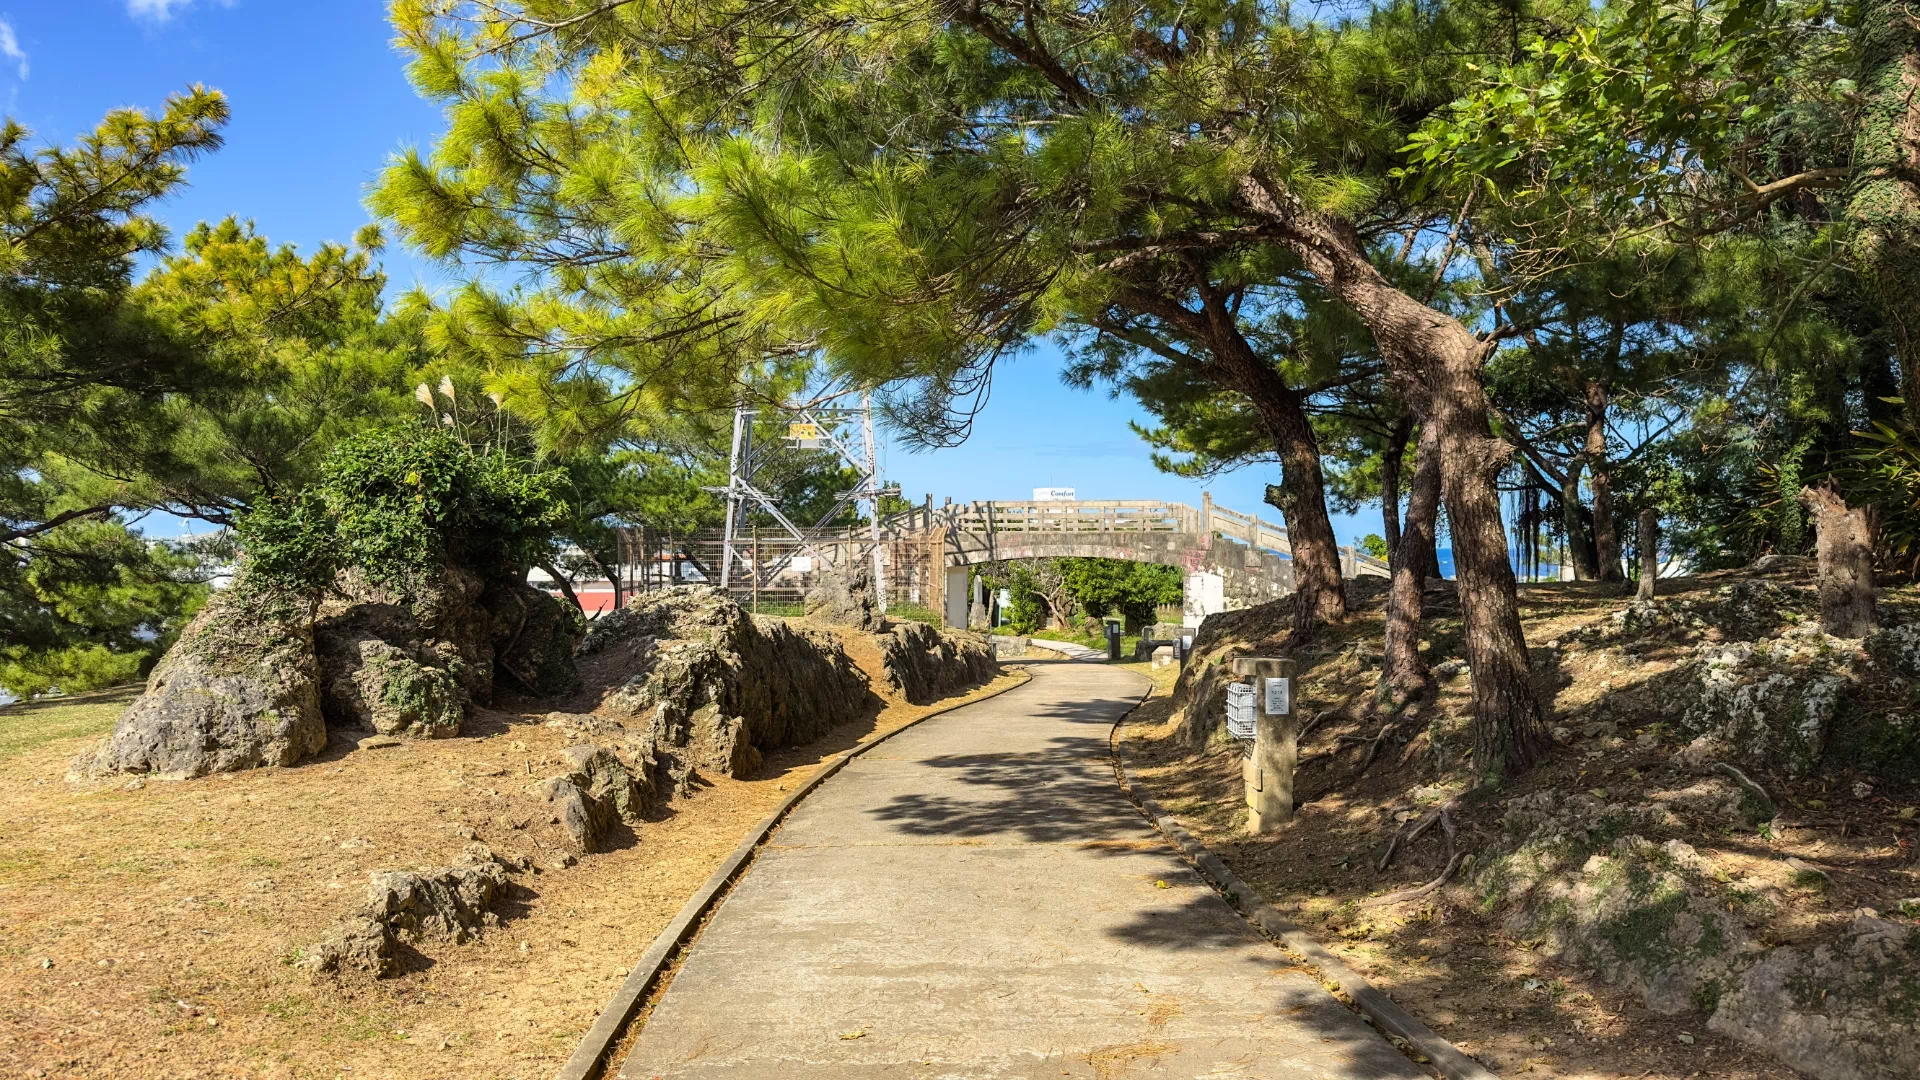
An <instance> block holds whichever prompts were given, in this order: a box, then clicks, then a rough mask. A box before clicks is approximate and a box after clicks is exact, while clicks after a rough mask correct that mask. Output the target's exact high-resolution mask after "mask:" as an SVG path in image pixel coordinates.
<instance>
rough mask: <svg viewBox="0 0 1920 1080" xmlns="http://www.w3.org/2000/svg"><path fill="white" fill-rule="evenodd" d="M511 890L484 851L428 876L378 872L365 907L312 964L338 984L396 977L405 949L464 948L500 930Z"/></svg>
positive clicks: (330, 937)
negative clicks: (438, 943)
mask: <svg viewBox="0 0 1920 1080" xmlns="http://www.w3.org/2000/svg"><path fill="white" fill-rule="evenodd" d="M506 886H507V870H506V867H505V865H503V864H502V863H501V862H500V861H499V860H498V859H496V858H494V857H493V853H492V852H491V851H489V850H487V848H486V847H485V845H481V844H470V845H468V847H467V851H466V853H465V855H464V856H463V857H462V859H461V861H460V862H458V863H455V864H454V865H452V866H449V867H445V868H443V869H440V870H432V871H428V872H427V873H424V874H422V873H415V872H413V871H410V870H376V871H374V872H373V873H371V874H369V875H368V880H367V895H366V901H365V902H364V903H363V904H362V905H361V907H360V909H359V910H358V911H356V912H354V913H353V914H351V915H349V916H348V917H347V918H346V919H344V920H342V921H341V922H340V923H338V924H336V925H335V926H333V927H332V928H330V929H329V930H328V931H327V933H326V936H325V937H323V938H322V939H321V940H320V941H319V942H317V943H316V944H314V945H313V946H312V947H311V948H309V949H308V950H307V964H308V965H309V966H310V967H311V968H312V969H313V970H314V971H315V972H316V973H323V974H329V975H333V976H336V977H351V976H355V975H371V976H373V977H375V978H386V977H388V976H391V975H394V974H397V973H398V972H399V970H400V961H401V957H402V955H403V949H402V946H403V945H414V944H418V943H422V942H426V941H432V940H450V941H452V942H454V943H455V944H460V943H464V942H466V941H468V940H469V939H471V938H472V937H473V935H474V934H475V933H477V932H478V931H480V930H481V929H482V928H485V927H490V926H497V925H499V922H500V917H499V916H498V915H496V914H494V913H493V911H492V910H491V908H492V905H493V903H494V901H496V900H497V899H499V897H500V896H501V894H502V893H503V892H504V891H505V889H506Z"/></svg>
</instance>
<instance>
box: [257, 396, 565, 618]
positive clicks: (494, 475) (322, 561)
mask: <svg viewBox="0 0 1920 1080" xmlns="http://www.w3.org/2000/svg"><path fill="white" fill-rule="evenodd" d="M565 483H566V477H565V474H564V473H562V472H561V471H559V470H557V469H556V470H548V471H539V470H536V469H535V468H534V466H533V463H532V462H530V461H528V460H527V459H525V458H518V457H514V456H511V455H508V454H506V453H503V452H497V451H496V452H488V453H480V452H477V451H475V450H474V449H473V448H472V447H470V446H468V445H467V444H465V443H463V442H461V441H460V440H459V439H457V438H455V437H454V436H453V435H451V434H448V433H446V432H443V431H439V430H436V429H431V428H403V429H397V430H392V431H382V432H373V433H370V434H366V435H361V436H358V437H356V438H353V439H349V440H347V441H346V442H343V443H341V444H340V445H339V446H338V447H336V448H335V449H334V450H333V452H332V453H331V454H329V455H328V456H327V459H326V462H325V463H324V464H323V465H322V467H321V475H320V482H319V484H318V485H316V486H315V487H314V488H312V489H310V490H308V491H305V492H302V493H301V494H299V495H298V496H295V497H292V498H287V499H279V500H273V501H270V502H268V503H265V504H263V505H261V506H259V507H257V508H256V509H254V510H253V511H252V512H250V513H248V514H246V515H245V516H244V517H242V518H241V521H240V526H239V531H240V538H241V544H242V546H243V547H244V548H245V550H246V553H247V557H248V572H249V574H250V575H251V576H252V577H253V578H254V579H255V580H257V581H261V582H264V583H268V584H272V585H276V586H280V587H284V588H290V589H293V590H296V591H299V592H314V591H318V590H321V589H324V588H326V587H327V586H328V585H329V584H330V583H331V582H332V581H333V579H334V576H335V575H336V574H337V573H338V572H339V571H340V570H342V569H345V568H347V567H355V568H358V569H359V570H360V571H361V572H362V573H364V574H366V575H367V577H368V578H369V579H370V580H373V581H377V582H382V583H385V584H391V585H396V586H400V587H402V588H404V587H405V585H406V583H407V582H408V581H409V580H410V579H413V578H415V577H416V576H420V575H429V576H430V575H432V574H434V573H436V572H437V571H438V570H439V569H440V568H441V567H442V566H445V565H447V564H449V563H451V564H455V565H459V566H463V567H466V568H468V569H471V570H474V571H476V572H478V573H481V574H483V575H487V576H513V575H517V574H523V573H525V571H526V568H527V567H528V566H530V565H532V564H533V563H534V562H536V561H538V560H539V559H540V557H541V556H542V555H543V554H544V553H545V552H546V551H548V550H549V548H550V546H551V544H552V539H553V531H554V529H555V527H556V526H558V525H559V523H560V521H561V520H562V518H563V517H564V516H565V513H566V504H565V502H564V501H563V499H562V497H561V494H560V493H561V491H562V490H564V485H565Z"/></svg>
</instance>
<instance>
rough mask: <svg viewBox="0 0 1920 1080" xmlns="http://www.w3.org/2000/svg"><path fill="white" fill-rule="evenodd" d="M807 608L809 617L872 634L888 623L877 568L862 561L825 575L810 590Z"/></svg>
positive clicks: (884, 627) (882, 628)
mask: <svg viewBox="0 0 1920 1080" xmlns="http://www.w3.org/2000/svg"><path fill="white" fill-rule="evenodd" d="M806 611H807V616H808V617H809V618H814V619H818V620H820V621H821V622H828V623H833V624H834V625H836V626H851V627H853V628H854V629H856V630H865V631H868V632H870V633H879V632H880V631H882V630H884V629H886V625H887V620H886V617H885V616H884V615H882V614H881V613H880V596H879V594H878V592H877V591H876V590H875V589H874V584H873V568H872V567H871V566H869V565H867V563H866V562H865V561H861V560H856V561H855V562H854V563H853V564H852V565H851V566H847V567H843V568H839V569H835V570H830V571H828V572H826V573H824V574H822V575H821V577H820V582H819V584H817V585H815V586H814V587H813V588H812V589H809V590H808V591H807V598H806Z"/></svg>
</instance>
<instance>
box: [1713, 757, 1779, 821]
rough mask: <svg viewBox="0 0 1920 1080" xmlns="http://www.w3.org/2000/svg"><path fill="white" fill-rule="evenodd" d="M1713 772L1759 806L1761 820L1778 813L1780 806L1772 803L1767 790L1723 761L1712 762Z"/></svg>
mask: <svg viewBox="0 0 1920 1080" xmlns="http://www.w3.org/2000/svg"><path fill="white" fill-rule="evenodd" d="M1713 771H1714V772H1717V773H1719V774H1720V775H1722V776H1724V777H1726V778H1727V779H1729V780H1731V781H1733V782H1734V783H1735V784H1738V785H1739V786H1740V790H1742V791H1744V792H1746V793H1747V794H1748V795H1749V796H1750V797H1752V799H1753V800H1754V801H1755V802H1757V803H1759V804H1760V805H1759V809H1760V810H1762V811H1763V813H1762V814H1761V820H1763V821H1764V820H1767V819H1770V818H1772V817H1773V816H1774V815H1775V814H1777V813H1779V806H1780V804H1779V803H1777V802H1774V801H1773V796H1772V795H1769V794H1768V793H1767V789H1766V788H1763V787H1761V786H1760V784H1759V783H1758V782H1757V781H1755V780H1754V779H1753V778H1752V777H1750V776H1748V775H1747V774H1746V773H1743V772H1741V771H1740V770H1739V769H1736V768H1734V767H1733V766H1732V765H1729V764H1727V763H1726V762H1724V761H1716V762H1714V763H1713Z"/></svg>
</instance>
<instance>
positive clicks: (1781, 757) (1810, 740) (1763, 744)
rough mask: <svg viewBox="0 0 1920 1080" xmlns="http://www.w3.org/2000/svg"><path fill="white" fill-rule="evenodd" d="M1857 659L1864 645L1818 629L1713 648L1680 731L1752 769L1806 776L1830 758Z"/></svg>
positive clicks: (1698, 673) (1702, 657) (1704, 658)
mask: <svg viewBox="0 0 1920 1080" xmlns="http://www.w3.org/2000/svg"><path fill="white" fill-rule="evenodd" d="M1858 659H1860V645H1859V642H1857V641H1853V642H1844V641H1840V640H1839V639H1837V638H1829V637H1827V636H1826V635H1825V634H1823V633H1821V631H1820V627H1819V625H1818V624H1817V623H1812V622H1807V623H1802V624H1800V625H1797V626H1795V627H1793V628H1792V629H1790V630H1788V631H1787V632H1786V633H1784V634H1781V635H1780V636H1779V637H1778V638H1774V639H1770V640H1765V639H1763V640H1761V641H1730V642H1726V643H1724V644H1719V645H1707V646H1705V647H1703V648H1702V649H1701V650H1700V652H1699V659H1698V660H1697V661H1696V665H1695V679H1696V682H1695V688H1694V693H1693V695H1692V697H1691V700H1690V703H1689V704H1688V706H1687V711H1686V713H1685V715H1684V716H1683V717H1682V718H1681V721H1680V726H1681V729H1682V730H1683V731H1685V732H1686V733H1687V734H1689V735H1693V736H1695V737H1703V736H1704V737H1707V738H1709V739H1713V740H1717V741H1719V742H1721V743H1723V744H1725V745H1727V746H1728V747H1730V748H1732V749H1733V750H1734V752H1735V753H1736V754H1737V755H1738V756H1739V757H1740V758H1741V759H1742V760H1744V761H1746V762H1749V763H1751V764H1758V765H1765V766H1774V767H1780V768H1784V769H1785V770H1786V771H1787V772H1788V773H1790V774H1792V775H1795V776H1800V775H1805V774H1806V773H1807V772H1808V771H1810V770H1811V769H1812V768H1813V766H1814V764H1815V763H1816V762H1818V761H1819V760H1820V758H1821V755H1823V754H1824V753H1825V752H1826V749H1827V740H1828V738H1829V737H1830V735H1831V734H1832V730H1833V721H1834V715H1835V712H1836V710H1837V709H1838V707H1839V705H1840V699H1841V696H1842V695H1843V694H1844V693H1846V691H1847V690H1848V689H1849V688H1850V687H1851V686H1852V684H1853V683H1854V681H1855V678H1856V675H1855V671H1854V668H1855V663H1856V661H1857V660H1858Z"/></svg>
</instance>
